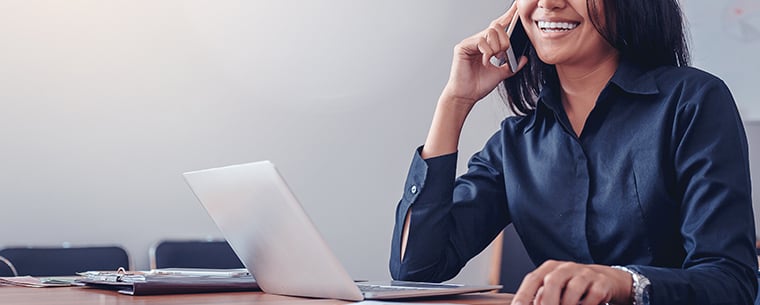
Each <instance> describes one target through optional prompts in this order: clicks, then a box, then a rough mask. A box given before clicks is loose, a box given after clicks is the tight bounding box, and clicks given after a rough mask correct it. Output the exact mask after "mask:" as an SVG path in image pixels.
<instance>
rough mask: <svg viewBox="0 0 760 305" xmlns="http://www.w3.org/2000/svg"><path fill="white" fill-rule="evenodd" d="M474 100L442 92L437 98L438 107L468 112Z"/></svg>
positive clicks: (473, 104)
mask: <svg viewBox="0 0 760 305" xmlns="http://www.w3.org/2000/svg"><path fill="white" fill-rule="evenodd" d="M476 102H477V100H473V99H469V98H464V97H460V96H456V95H449V94H446V93H445V92H444V93H443V94H441V96H440V97H439V98H438V107H439V108H445V109H448V110H453V111H455V112H460V113H465V114H468V113H470V111H471V110H472V107H473V106H475V103H476Z"/></svg>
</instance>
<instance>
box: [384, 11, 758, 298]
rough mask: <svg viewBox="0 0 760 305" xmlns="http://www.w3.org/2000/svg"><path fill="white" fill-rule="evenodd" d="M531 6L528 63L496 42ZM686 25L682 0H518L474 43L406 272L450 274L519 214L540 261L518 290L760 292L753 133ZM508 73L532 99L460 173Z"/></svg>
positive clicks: (433, 132) (419, 204)
mask: <svg viewBox="0 0 760 305" xmlns="http://www.w3.org/2000/svg"><path fill="white" fill-rule="evenodd" d="M515 14H518V15H519V17H520V20H521V22H522V24H523V26H524V28H525V31H526V33H527V36H528V37H529V39H530V42H531V46H530V47H529V49H528V52H527V54H528V55H527V56H525V57H522V58H521V59H520V64H519V70H518V71H517V72H516V73H512V71H511V70H510V68H509V67H508V66H507V65H504V66H501V67H496V66H493V65H491V64H490V63H489V59H490V58H491V57H492V56H496V57H502V56H503V55H502V54H504V52H505V50H506V49H507V48H508V45H509V42H508V41H509V40H508V38H509V37H508V36H507V34H506V33H505V32H504V29H505V28H506V27H507V23H508V22H509V20H511V19H512V17H513V16H514V15H515ZM684 35H685V34H684V29H683V25H682V16H681V11H680V8H679V6H678V2H677V0H618V1H610V0H588V2H587V0H518V1H517V2H516V4H514V5H513V6H512V7H511V8H510V9H509V11H507V13H506V14H504V15H503V16H501V17H500V18H499V19H497V20H495V21H494V22H492V23H491V25H490V26H489V27H488V28H487V29H485V30H483V31H482V32H480V33H477V34H475V35H473V36H471V37H469V38H467V39H465V40H463V41H462V42H461V43H460V44H458V45H457V46H456V48H455V54H454V60H453V64H452V68H451V75H450V78H449V81H448V83H447V85H446V87H445V88H444V90H443V92H442V94H441V96H440V99H439V101H438V105H437V108H436V111H435V114H434V118H433V122H432V126H431V128H430V132H429V134H428V138H427V140H426V141H425V145H424V146H422V147H421V148H420V149H418V150H417V154H415V156H414V159H413V161H412V165H411V168H410V172H409V176H408V177H407V182H406V186H405V190H404V195H403V198H402V199H401V201H400V203H399V206H398V209H397V217H396V226H395V229H394V238H393V245H392V253H391V261H390V269H391V273H392V276H393V277H394V278H395V279H402V280H416V281H444V280H447V279H450V278H452V277H453V276H454V275H456V274H457V273H458V272H459V271H460V269H461V268H462V267H463V266H464V264H465V263H466V262H467V261H468V260H469V259H470V258H472V257H473V256H475V255H476V254H477V253H479V252H480V251H482V250H483V249H484V248H485V247H486V246H487V245H488V244H489V243H490V242H491V240H492V239H493V238H494V237H495V236H496V235H497V234H498V233H499V232H500V231H501V230H502V229H503V228H504V227H505V226H506V225H508V224H510V223H512V224H514V226H515V229H516V230H517V232H518V234H519V235H520V236H521V239H522V240H523V242H524V244H525V247H526V249H527V251H528V254H529V255H530V257H531V259H532V260H533V261H534V263H536V265H537V266H539V267H538V268H537V269H536V270H535V271H533V272H531V273H530V274H528V275H527V276H526V277H525V278H524V279H523V282H522V284H521V286H520V288H519V289H518V291H517V293H516V295H515V298H514V300H513V302H512V304H521V305H527V304H530V303H531V302H534V303H533V304H571V305H575V304H600V303H605V302H609V303H614V304H668V305H674V304H751V303H752V302H753V300H754V298H755V294H756V290H757V281H756V279H755V270H757V261H756V258H755V249H754V240H755V235H754V220H753V216H752V205H751V196H750V178H749V165H748V164H749V163H748V157H747V143H746V137H745V135H744V130H743V126H742V122H741V119H740V117H739V114H738V112H737V109H736V105H735V104H734V101H733V98H732V97H731V94H730V92H729V91H728V89H727V87H726V85H725V84H724V83H723V82H722V81H721V80H719V79H717V78H716V77H714V76H711V75H709V74H707V73H705V72H702V71H699V70H696V69H693V68H688V67H687V65H688V59H689V56H688V50H687V47H686V43H685V36H684ZM499 83H503V88H504V89H505V90H504V91H503V92H504V93H505V95H506V97H507V100H508V104H509V106H510V107H511V108H512V109H513V110H514V111H515V112H516V114H517V115H516V116H512V117H508V118H506V119H505V120H504V121H503V122H502V125H501V129H500V130H499V131H498V132H497V133H496V134H494V135H493V136H492V137H491V138H490V139H489V140H488V142H487V143H486V144H485V146H484V147H483V149H482V150H481V151H480V152H478V153H476V154H475V155H474V156H472V157H471V159H470V161H469V164H468V171H467V173H465V174H464V175H462V176H460V177H458V178H455V167H456V160H457V145H458V141H459V136H460V131H461V128H462V125H463V123H464V120H465V118H466V117H467V114H468V113H469V112H470V110H471V109H472V107H473V106H474V104H475V103H476V102H477V101H478V100H480V99H481V98H483V97H484V96H485V95H486V94H488V93H489V92H490V91H492V90H493V89H494V88H495V87H496V86H497V85H498V84H499ZM503 263H504V264H509V262H503Z"/></svg>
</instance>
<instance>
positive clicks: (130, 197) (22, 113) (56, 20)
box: [0, 0, 507, 282]
mask: <svg viewBox="0 0 760 305" xmlns="http://www.w3.org/2000/svg"><path fill="white" fill-rule="evenodd" d="M505 9H506V4H505V3H503V1H475V2H469V1H445V2H441V1H432V0H427V1H400V0H394V1H358V0H331V1H306V0H303V1H292V0H290V1H230V0H225V1H195V0H182V1H180V0H176V1H152V0H151V1H95V0H87V1H84V0H79V1H77V0H67V1H29V0H19V1H8V0H4V1H2V2H0V42H1V43H0V45H1V47H0V67H1V68H0V101H2V105H3V107H2V110H1V111H0V139H2V158H0V168H1V169H2V170H1V171H0V202H2V206H3V211H2V213H0V214H1V215H3V217H2V221H0V246H10V245H59V244H61V243H64V242H68V243H71V244H72V245H82V244H101V243H109V244H110V243H116V244H122V245H124V246H125V247H127V248H128V250H129V251H130V254H131V255H132V257H133V261H134V265H135V267H136V268H137V269H145V268H147V267H148V258H147V257H148V248H149V247H150V245H151V244H152V243H154V242H156V241H157V240H159V239H162V238H207V237H212V238H214V237H217V238H218V237H221V234H220V233H219V231H218V230H217V229H216V227H215V226H214V225H213V223H212V222H211V220H210V219H209V217H208V216H207V215H206V214H205V212H204V211H203V209H202V208H201V206H200V205H199V204H198V202H197V201H196V199H195V198H194V197H193V196H192V194H191V192H190V190H189V189H188V187H187V186H186V185H185V184H184V181H183V180H182V177H181V173H182V172H185V171H188V170H195V169H201V168H207V167H215V166H222V165H228V164H235V163H242V162H249V161H255V160H261V159H270V160H272V161H274V162H275V163H276V164H278V166H279V167H280V170H281V172H282V173H283V175H284V176H285V177H286V179H288V181H289V183H290V185H291V187H292V188H293V190H294V192H295V193H296V195H297V196H298V197H299V199H300V200H301V202H302V204H303V205H304V207H305V209H306V210H307V212H308V213H309V214H310V215H311V217H312V218H313V220H314V222H315V223H316V225H317V226H318V227H319V229H320V230H321V232H322V233H323V234H324V235H325V237H326V239H327V240H328V242H329V243H330V244H331V246H332V247H333V248H334V250H335V251H336V252H337V255H338V257H339V258H340V259H341V260H342V261H343V262H344V263H345V265H346V266H347V268H348V269H349V272H350V273H351V274H352V275H353V276H355V277H357V278H372V279H385V278H389V275H388V271H387V259H388V252H389V244H390V234H391V229H392V225H393V213H394V208H395V205H396V202H397V200H398V199H399V198H400V196H401V192H402V185H403V182H404V179H405V176H406V170H407V166H408V165H409V161H410V160H411V156H412V152H413V150H414V149H415V147H417V146H418V145H420V144H422V142H423V141H424V139H425V135H426V133H427V128H428V125H429V123H430V119H431V117H432V112H433V109H434V106H435V102H436V100H437V97H438V94H439V93H440V90H441V89H442V87H443V85H444V84H445V81H446V79H447V78H448V69H449V65H450V61H451V51H452V49H453V46H454V44H455V43H457V42H458V41H460V40H461V39H462V38H463V37H465V36H467V35H470V34H472V33H474V32H476V31H478V30H479V29H480V28H482V27H484V26H486V25H487V24H488V22H489V21H490V20H491V19H493V18H495V17H497V16H498V15H500V14H501V12H503V11H504V10H505ZM506 113H507V111H506V109H505V107H504V106H502V105H500V104H499V101H498V98H491V99H489V100H488V101H486V102H484V103H483V104H481V105H480V106H479V107H478V108H477V110H476V111H475V113H473V116H472V118H471V119H470V121H469V122H468V126H467V127H466V130H465V133H466V135H465V136H464V137H463V138H464V139H463V143H462V154H463V155H464V156H468V155H470V154H471V153H473V152H474V151H475V150H476V149H478V148H479V147H480V146H481V145H482V143H484V141H485V139H486V138H487V137H488V136H489V135H490V134H491V133H492V132H493V131H495V130H496V129H497V128H498V123H499V122H500V121H501V119H502V118H503V117H504V116H505V115H506ZM464 162H465V158H463V159H462V161H461V163H462V164H464ZM488 263H489V262H488V260H487V259H485V258H483V259H480V260H478V261H475V262H473V263H472V264H471V266H469V267H468V268H469V270H471V271H468V272H469V273H467V272H466V273H465V275H464V276H465V278H463V280H472V281H476V282H485V278H486V274H487V267H488V266H487V264H488ZM467 274H470V275H467Z"/></svg>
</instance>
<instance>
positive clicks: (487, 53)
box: [478, 37, 494, 66]
mask: <svg viewBox="0 0 760 305" xmlns="http://www.w3.org/2000/svg"><path fill="white" fill-rule="evenodd" d="M478 51H480V53H481V54H483V58H482V61H483V65H484V66H487V65H489V64H490V60H491V56H492V55H493V54H494V51H493V49H491V45H490V44H488V41H486V38H485V37H481V38H480V40H478Z"/></svg>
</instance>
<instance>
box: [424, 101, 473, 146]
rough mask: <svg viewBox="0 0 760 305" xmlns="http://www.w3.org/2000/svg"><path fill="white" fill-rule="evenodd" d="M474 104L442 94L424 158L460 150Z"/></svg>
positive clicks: (429, 133)
mask: <svg viewBox="0 0 760 305" xmlns="http://www.w3.org/2000/svg"><path fill="white" fill-rule="evenodd" d="M472 106H473V104H472V102H467V101H462V100H457V99H456V98H450V97H447V96H446V95H445V94H444V95H442V96H441V98H440V99H439V100H438V105H437V106H436V109H435V114H434V115H433V122H432V123H431V125H430V131H428V136H427V139H426V140H425V146H424V147H423V148H422V152H421V155H422V158H423V159H428V158H432V157H437V156H442V155H447V154H451V153H454V152H456V151H457V150H458V147H459V136H460V134H461V133H462V126H464V121H465V119H466V118H467V115H468V114H469V113H470V110H472Z"/></svg>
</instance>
